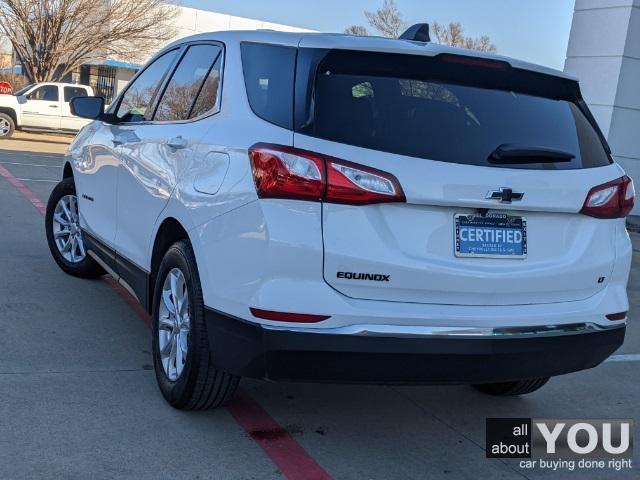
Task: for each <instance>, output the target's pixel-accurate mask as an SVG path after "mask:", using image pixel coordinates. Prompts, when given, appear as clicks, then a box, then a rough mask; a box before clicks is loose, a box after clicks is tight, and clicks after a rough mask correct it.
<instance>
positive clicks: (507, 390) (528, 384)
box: [473, 377, 549, 397]
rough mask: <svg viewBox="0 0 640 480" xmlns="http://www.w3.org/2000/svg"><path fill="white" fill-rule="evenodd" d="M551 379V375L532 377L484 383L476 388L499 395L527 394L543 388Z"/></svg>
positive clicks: (489, 393) (475, 386) (488, 393)
mask: <svg viewBox="0 0 640 480" xmlns="http://www.w3.org/2000/svg"><path fill="white" fill-rule="evenodd" d="M548 381H549V377H544V378H530V379H527V380H516V381H513V382H500V383H484V384H480V385H474V386H473V388H475V389H476V390H478V391H480V392H482V393H486V394H487V395H493V396H497V397H512V396H516V395H526V394H528V393H533V392H535V391H536V390H539V389H541V388H542V387H543V386H544V385H546V383H547V382H548Z"/></svg>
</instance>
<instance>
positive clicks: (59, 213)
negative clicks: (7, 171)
mask: <svg viewBox="0 0 640 480" xmlns="http://www.w3.org/2000/svg"><path fill="white" fill-rule="evenodd" d="M63 204H64V206H63ZM45 228H46V230H47V243H48V244H49V250H50V251H51V255H52V256H53V259H54V260H55V261H56V263H57V264H58V266H59V267H60V268H61V269H62V270H63V271H64V272H66V273H68V274H69V275H73V276H74V277H80V278H96V277H99V276H101V275H104V273H105V272H104V270H103V269H102V267H101V266H100V265H98V263H97V262H96V261H95V260H94V259H93V258H91V257H90V256H89V255H88V254H87V252H86V250H85V246H84V240H83V234H82V230H80V223H79V216H78V198H77V197H76V185H75V183H74V181H73V177H69V178H65V179H64V180H62V181H61V182H60V183H58V185H56V187H55V188H54V189H53V192H51V195H50V196H49V202H48V203H47V211H46V214H45ZM65 232H68V233H65ZM67 242H75V243H72V244H71V246H70V248H69V250H65V248H66V245H67ZM71 252H73V253H71Z"/></svg>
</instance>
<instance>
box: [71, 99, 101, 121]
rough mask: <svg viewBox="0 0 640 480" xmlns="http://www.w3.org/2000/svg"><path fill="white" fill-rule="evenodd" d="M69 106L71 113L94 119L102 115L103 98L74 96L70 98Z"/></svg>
mask: <svg viewBox="0 0 640 480" xmlns="http://www.w3.org/2000/svg"><path fill="white" fill-rule="evenodd" d="M69 107H70V108H71V114H72V115H76V116H78V117H82V118H90V119H91V120H95V119H98V118H100V117H102V116H103V115H104V98H102V97H74V98H72V99H71V103H70V104H69Z"/></svg>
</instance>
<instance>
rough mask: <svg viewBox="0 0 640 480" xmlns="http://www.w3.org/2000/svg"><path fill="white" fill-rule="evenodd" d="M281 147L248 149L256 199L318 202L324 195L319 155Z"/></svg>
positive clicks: (322, 168) (321, 159) (254, 147)
mask: <svg viewBox="0 0 640 480" xmlns="http://www.w3.org/2000/svg"><path fill="white" fill-rule="evenodd" d="M300 153H301V152H299V151H298V150H296V149H294V148H291V147H285V146H281V145H268V144H257V145H254V146H253V147H252V148H251V149H250V150H249V157H250V158H251V168H252V171H253V179H254V181H255V184H256V190H257V191H258V196H259V197H260V198H294V199H301V200H320V199H321V198H322V197H323V195H324V190H325V185H324V177H325V173H324V172H325V161H324V159H323V158H322V157H321V156H319V155H314V154H312V153H311V152H305V155H301V154H300Z"/></svg>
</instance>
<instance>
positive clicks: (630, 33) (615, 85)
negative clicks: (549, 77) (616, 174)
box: [565, 0, 640, 215]
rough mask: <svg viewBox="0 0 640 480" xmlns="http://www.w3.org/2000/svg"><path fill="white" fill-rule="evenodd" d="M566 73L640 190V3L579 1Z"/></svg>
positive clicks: (639, 209)
mask: <svg viewBox="0 0 640 480" xmlns="http://www.w3.org/2000/svg"><path fill="white" fill-rule="evenodd" d="M565 71H567V72H569V73H572V74H574V75H576V76H577V77H578V78H579V79H580V85H581V87H582V92H583V94H584V96H585V100H586V101H587V103H588V104H589V107H590V108H591V110H592V111H593V114H594V116H595V117H596V120H597V121H598V123H599V124H600V127H601V128H602V130H603V132H604V134H605V135H606V136H607V139H608V140H609V143H610V145H611V149H612V151H613V156H614V158H615V160H616V161H617V162H618V163H620V165H622V166H623V168H624V169H625V170H626V171H627V173H628V174H629V175H631V176H632V177H633V179H634V181H635V183H636V185H638V186H640V0H576V5H575V12H574V16H573V23H572V25H571V36H570V38H569V48H568V50H567V59H566V62H565ZM633 213H634V214H636V215H638V214H640V202H639V204H638V206H636V208H635V209H634V212H633Z"/></svg>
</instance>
